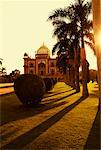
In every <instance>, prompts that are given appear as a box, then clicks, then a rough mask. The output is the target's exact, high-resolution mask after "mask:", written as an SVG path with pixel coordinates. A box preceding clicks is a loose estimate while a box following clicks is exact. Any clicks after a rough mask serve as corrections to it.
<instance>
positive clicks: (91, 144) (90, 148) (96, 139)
mask: <svg viewBox="0 0 101 150" xmlns="http://www.w3.org/2000/svg"><path fill="white" fill-rule="evenodd" d="M100 135H101V130H100V111H98V112H97V114H96V118H95V120H94V123H93V125H92V128H91V130H90V133H89V136H88V139H87V141H86V144H85V146H84V150H100V149H101V145H100V144H101V143H100Z"/></svg>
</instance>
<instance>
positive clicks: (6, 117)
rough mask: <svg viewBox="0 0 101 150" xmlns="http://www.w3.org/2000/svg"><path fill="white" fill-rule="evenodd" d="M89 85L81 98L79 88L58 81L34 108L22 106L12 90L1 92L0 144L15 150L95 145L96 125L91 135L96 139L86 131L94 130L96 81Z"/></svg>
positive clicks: (50, 149) (59, 148)
mask: <svg viewBox="0 0 101 150" xmlns="http://www.w3.org/2000/svg"><path fill="white" fill-rule="evenodd" d="M88 86H89V92H90V95H89V97H88V98H86V99H83V98H82V97H81V96H82V94H81V92H80V93H78V94H76V93H75V90H72V88H71V87H69V86H68V85H66V84H65V83H63V82H58V83H57V84H56V85H55V87H54V89H53V90H52V91H50V92H49V93H48V94H46V95H45V96H44V98H43V100H42V102H41V104H40V105H39V106H38V107H36V108H35V107H33V108H28V107H24V106H23V105H22V104H21V103H20V101H19V99H18V98H17V97H16V95H15V94H9V95H5V96H2V97H1V98H0V105H1V121H2V122H1V134H2V138H1V147H2V148H3V149H14V150H15V149H16V148H17V149H21V148H25V149H28V150H72V149H73V150H75V149H78V150H82V149H84V147H87V146H89V147H90V148H91V147H92V145H93V147H94V148H96V149H97V148H98V146H99V145H98V144H99V143H97V142H99V139H98V138H99V137H98V136H99V135H98V132H97V131H98V130H99V126H96V127H95V129H96V131H95V132H94V135H92V137H93V136H95V137H96V139H97V141H96V140H94V138H92V137H91V138H89V137H90V136H89V135H90V134H91V133H93V131H92V129H93V127H94V125H95V122H96V115H97V110H98V85H97V84H96V83H89V85H88ZM81 88H82V87H81ZM94 120H95V122H94ZM98 121H99V118H98V119H97V122H98ZM98 125H99V124H98ZM95 129H94V130H95ZM88 139H89V142H88ZM92 139H93V140H94V141H92ZM87 142H88V143H87ZM92 143H93V144H92Z"/></svg>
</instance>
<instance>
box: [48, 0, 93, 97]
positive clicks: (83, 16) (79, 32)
mask: <svg viewBox="0 0 101 150" xmlns="http://www.w3.org/2000/svg"><path fill="white" fill-rule="evenodd" d="M90 12H91V2H86V0H83V1H82V0H76V1H75V3H74V4H71V5H70V6H68V7H67V8H65V9H58V10H55V11H54V13H53V14H52V15H51V16H50V17H49V19H50V20H51V21H52V22H53V25H54V26H55V32H54V34H55V35H57V37H58V38H60V37H61V36H63V34H64V36H67V37H68V36H69V37H70V39H74V45H75V51H76V52H75V54H76V57H77V58H76V60H78V56H79V55H78V53H79V52H80V51H81V54H82V55H81V62H82V79H83V91H82V94H83V96H88V88H87V61H86V54H85V43H86V44H88V45H90V46H91V45H92V42H91V34H92V33H91V29H92V21H90V20H89V19H88V18H89V14H90ZM64 18H65V19H67V20H68V22H67V23H64V22H65V21H64V22H63V23H61V19H64ZM85 36H86V37H87V38H89V40H90V41H85V38H84V37H85ZM80 47H81V48H80ZM79 48H80V50H79Z"/></svg>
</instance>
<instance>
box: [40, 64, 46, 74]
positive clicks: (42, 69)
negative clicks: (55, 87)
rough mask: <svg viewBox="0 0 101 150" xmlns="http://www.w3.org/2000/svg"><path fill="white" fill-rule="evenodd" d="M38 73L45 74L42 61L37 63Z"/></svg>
mask: <svg viewBox="0 0 101 150" xmlns="http://www.w3.org/2000/svg"><path fill="white" fill-rule="evenodd" d="M38 74H39V75H41V76H43V75H46V65H45V64H44V63H40V64H38Z"/></svg>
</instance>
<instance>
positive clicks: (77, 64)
mask: <svg viewBox="0 0 101 150" xmlns="http://www.w3.org/2000/svg"><path fill="white" fill-rule="evenodd" d="M79 53H80V50H79V48H78V46H77V43H76V49H75V51H74V66H75V88H76V92H77V93H78V92H80V85H79V66H80V65H79Z"/></svg>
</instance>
